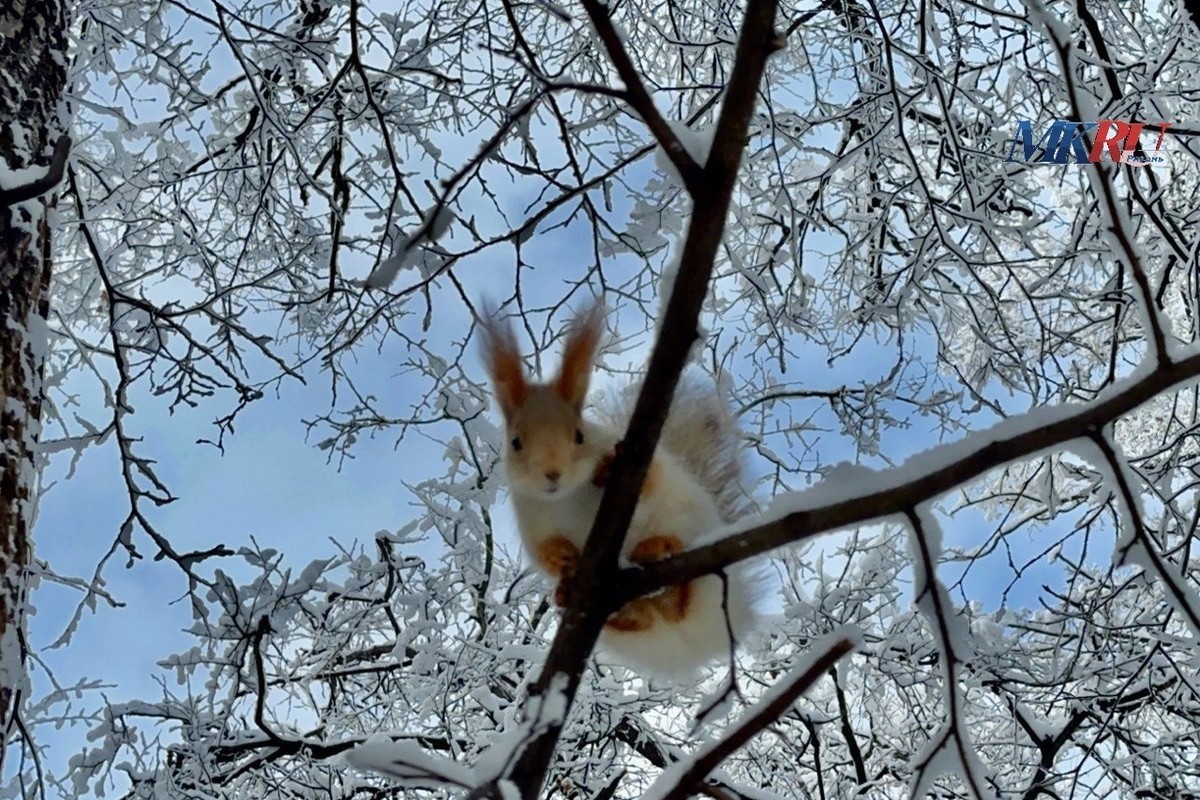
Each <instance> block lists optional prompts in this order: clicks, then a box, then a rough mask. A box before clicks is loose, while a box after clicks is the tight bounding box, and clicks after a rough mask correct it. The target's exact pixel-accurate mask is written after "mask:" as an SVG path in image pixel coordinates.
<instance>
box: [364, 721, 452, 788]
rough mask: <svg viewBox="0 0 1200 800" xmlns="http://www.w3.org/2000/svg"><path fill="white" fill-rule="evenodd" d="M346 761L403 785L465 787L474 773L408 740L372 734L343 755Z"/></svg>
mask: <svg viewBox="0 0 1200 800" xmlns="http://www.w3.org/2000/svg"><path fill="white" fill-rule="evenodd" d="M343 758H345V760H346V763H348V764H350V765H351V766H353V767H357V768H359V769H366V770H372V771H374V772H379V773H382V774H384V775H387V776H388V777H389V778H392V779H393V780H395V781H398V782H399V783H400V784H402V785H404V786H412V787H439V786H445V785H446V784H450V785H453V786H457V787H459V788H467V787H470V786H473V785H474V783H475V778H474V772H473V771H472V770H471V769H470V768H469V767H465V766H463V765H462V764H459V763H458V762H457V761H453V760H452V759H449V758H443V757H442V756H437V755H433V754H431V753H428V752H426V751H425V750H424V749H423V748H422V747H421V746H420V745H418V744H417V743H416V742H414V741H412V740H410V739H393V738H392V737H390V736H387V735H383V734H376V735H374V736H371V737H370V738H369V739H367V740H366V741H365V742H363V743H362V744H360V745H359V746H358V747H355V748H354V749H353V750H350V751H348V752H347V753H345V754H344V756H343Z"/></svg>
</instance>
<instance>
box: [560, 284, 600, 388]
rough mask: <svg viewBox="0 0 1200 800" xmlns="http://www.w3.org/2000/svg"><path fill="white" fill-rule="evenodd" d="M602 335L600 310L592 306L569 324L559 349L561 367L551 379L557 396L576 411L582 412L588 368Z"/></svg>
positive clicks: (588, 373)
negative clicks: (561, 351) (563, 341)
mask: <svg viewBox="0 0 1200 800" xmlns="http://www.w3.org/2000/svg"><path fill="white" fill-rule="evenodd" d="M603 335H604V306H603V305H601V304H600V303H596V305H594V306H592V307H591V308H590V309H588V310H587V311H585V312H584V313H582V314H580V315H579V316H577V317H576V318H575V319H574V320H572V321H571V327H570V328H569V329H568V331H567V343H566V345H564V346H563V358H562V366H561V367H559V369H558V377H557V378H555V379H554V389H555V391H556V392H558V396H559V397H561V398H562V399H563V400H566V401H567V402H568V403H570V404H571V405H572V406H573V407H574V408H575V410H576V411H579V410H581V409H582V408H583V401H584V399H585V398H586V397H587V390H588V381H589V380H590V379H591V376H592V364H593V362H594V361H595V360H596V351H597V350H599V349H600V337H601V336H603Z"/></svg>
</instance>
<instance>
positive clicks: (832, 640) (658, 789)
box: [642, 627, 862, 800]
mask: <svg viewBox="0 0 1200 800" xmlns="http://www.w3.org/2000/svg"><path fill="white" fill-rule="evenodd" d="M845 639H849V640H850V642H851V643H852V645H853V647H854V648H855V649H858V648H859V647H861V646H862V634H861V633H860V632H859V630H858V629H857V628H853V627H843V628H839V629H837V630H835V631H833V632H831V633H828V634H826V635H824V636H822V637H820V638H818V639H815V640H814V641H813V642H812V644H811V645H810V647H809V649H808V652H806V653H805V654H804V655H803V656H802V657H800V658H797V659H796V661H795V663H794V665H793V666H792V668H791V669H790V670H789V671H788V673H787V675H785V676H784V677H782V678H780V679H779V680H777V681H776V682H775V685H774V686H772V687H771V688H770V689H768V690H767V691H766V692H764V693H763V695H762V696H761V697H760V698H759V699H758V702H757V703H756V704H755V705H753V706H751V707H750V708H748V709H746V710H745V711H743V712H742V715H741V716H740V717H739V718H738V719H737V720H736V721H735V722H734V723H733V724H732V725H731V726H730V727H729V730H736V729H738V728H740V727H742V726H743V725H744V724H746V723H747V722H748V721H749V720H751V719H752V718H753V717H754V716H755V715H756V714H758V713H759V711H760V710H761V709H762V708H764V707H765V706H768V705H770V704H771V703H773V702H775V701H776V700H777V699H778V698H779V697H780V696H781V695H782V694H783V693H784V692H786V691H787V690H788V689H790V688H791V687H792V686H794V685H795V684H796V682H797V681H799V680H800V679H801V678H802V677H803V676H804V674H805V673H806V672H808V671H809V670H811V669H812V668H813V665H814V664H816V662H817V660H818V659H820V658H821V657H822V656H824V655H825V654H826V653H827V652H829V650H830V649H831V648H832V647H833V646H834V645H835V644H837V643H838V642H840V641H842V640H845ZM723 740H724V736H722V735H718V736H716V737H715V738H711V739H709V741H707V742H705V743H704V744H703V745H701V746H700V747H698V748H696V750H695V751H694V752H693V753H691V754H689V755H687V756H685V757H683V758H681V759H679V760H678V761H676V762H675V763H673V764H671V765H670V766H668V767H667V768H666V769H664V770H663V771H662V772H661V773H660V774H659V776H658V777H657V778H656V779H655V780H654V783H652V784H651V785H650V788H649V789H647V790H646V792H645V794H643V795H642V800H662V798H664V797H666V796H667V795H668V794H670V793H671V792H672V791H673V790H674V789H675V787H677V786H678V785H679V782H680V781H681V780H682V779H683V778H684V776H685V775H687V774H688V772H690V771H691V770H692V768H693V767H694V765H695V764H696V762H697V761H700V760H702V759H704V758H705V757H707V756H709V755H710V754H711V753H712V752H713V750H714V749H716V748H717V747H718V746H720V745H721V743H722V742H723Z"/></svg>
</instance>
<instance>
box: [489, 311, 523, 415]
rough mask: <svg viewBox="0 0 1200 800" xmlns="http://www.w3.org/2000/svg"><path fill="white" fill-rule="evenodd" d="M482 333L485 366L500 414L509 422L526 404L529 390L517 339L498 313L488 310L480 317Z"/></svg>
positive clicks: (510, 327)
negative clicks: (514, 413) (517, 410)
mask: <svg viewBox="0 0 1200 800" xmlns="http://www.w3.org/2000/svg"><path fill="white" fill-rule="evenodd" d="M479 330H480V332H481V333H482V334H483V339H482V341H483V363H484V365H485V366H486V367H487V371H488V375H489V377H491V379H492V386H493V388H494V389H495V391H496V400H497V401H498V402H499V403H500V412H501V413H502V414H504V418H505V419H511V418H512V415H513V412H514V411H515V410H516V409H517V407H518V406H520V405H521V403H523V402H524V401H525V394H526V392H527V391H528V388H529V384H528V383H527V382H526V380H525V367H524V365H523V364H522V363H521V352H520V351H519V350H518V349H517V337H516V336H515V335H514V334H513V329H512V326H511V325H509V324H508V322H506V321H501V320H500V319H499V316H498V314H497V313H496V312H494V311H485V313H484V314H483V315H481V316H480V318H479Z"/></svg>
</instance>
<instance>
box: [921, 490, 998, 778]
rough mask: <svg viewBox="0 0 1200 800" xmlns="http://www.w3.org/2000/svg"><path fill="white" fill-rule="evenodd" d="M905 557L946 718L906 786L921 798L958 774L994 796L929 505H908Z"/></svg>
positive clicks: (963, 630) (965, 642)
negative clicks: (974, 729)
mask: <svg viewBox="0 0 1200 800" xmlns="http://www.w3.org/2000/svg"><path fill="white" fill-rule="evenodd" d="M905 516H906V517H908V523H909V540H908V541H909V556H910V559H911V561H912V566H913V601H914V602H915V603H916V606H917V608H918V609H919V610H920V611H921V613H922V614H923V615H924V616H925V619H926V620H928V622H929V626H930V627H931V628H932V629H933V632H934V639H935V641H936V644H937V652H938V663H939V664H941V667H942V698H943V703H944V704H945V707H946V722H945V724H943V725H942V727H941V728H940V729H939V730H938V732H937V733H935V734H934V735H933V736H932V737H931V738H930V740H929V742H928V744H927V745H926V746H925V748H924V749H922V750H921V751H920V753H918V755H917V756H916V757H915V758H914V759H913V762H912V766H913V776H912V780H911V781H910V783H909V785H910V787H911V789H912V796H913V797H914V798H924V797H925V796H926V795H927V794H928V793H929V791H930V789H931V788H932V785H933V782H934V781H935V780H937V779H938V777H940V776H941V775H944V774H951V775H955V776H956V777H958V779H959V780H961V781H962V784H963V786H965V787H966V788H967V789H968V790H969V791H970V793H971V796H972V797H974V798H975V799H976V800H984V798H991V797H995V796H996V794H995V793H994V792H989V791H988V790H987V788H986V787H987V784H988V779H987V773H986V771H985V769H984V767H983V763H982V762H981V761H980V760H979V755H978V753H976V752H975V746H974V745H973V744H972V743H971V735H970V730H969V728H968V727H967V721H966V715H965V708H966V699H965V698H964V697H963V695H962V694H961V692H960V691H959V668H960V667H961V666H963V665H964V664H965V663H966V660H967V656H968V654H969V653H971V652H972V651H973V649H974V648H972V646H971V643H970V635H971V632H970V629H969V627H968V626H967V622H966V620H965V619H963V617H961V616H960V615H959V614H958V612H957V611H956V610H955V608H954V603H953V602H952V601H951V599H950V593H949V592H947V591H946V587H945V586H944V585H942V582H941V580H939V579H938V576H937V565H938V561H939V558H940V556H941V551H942V529H941V526H940V525H939V524H938V521H937V520H936V519H935V518H934V516H933V514H932V513H931V512H930V511H929V510H928V507H926V506H922V507H919V508H917V507H913V508H909V509H906V511H905Z"/></svg>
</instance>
